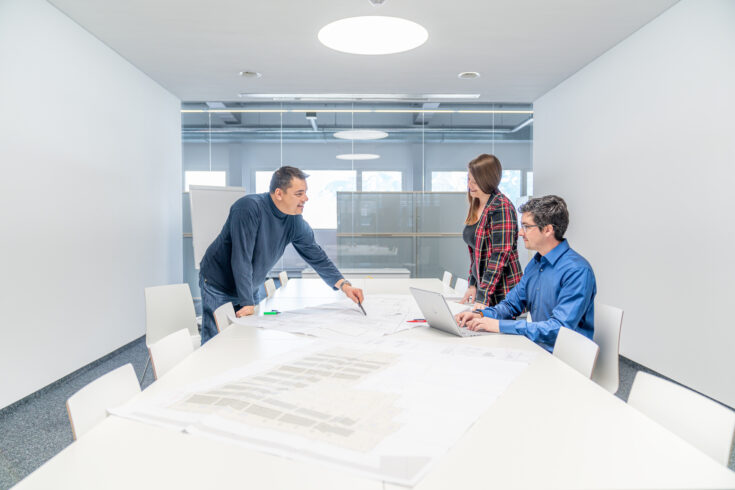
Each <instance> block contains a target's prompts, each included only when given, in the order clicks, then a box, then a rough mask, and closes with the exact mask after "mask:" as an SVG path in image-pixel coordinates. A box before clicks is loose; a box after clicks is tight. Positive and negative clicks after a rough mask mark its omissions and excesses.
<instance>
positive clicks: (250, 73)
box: [240, 71, 263, 78]
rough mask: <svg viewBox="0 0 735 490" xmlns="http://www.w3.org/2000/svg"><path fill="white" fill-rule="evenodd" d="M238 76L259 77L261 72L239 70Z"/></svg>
mask: <svg viewBox="0 0 735 490" xmlns="http://www.w3.org/2000/svg"><path fill="white" fill-rule="evenodd" d="M240 76H241V77H244V78H260V77H262V76H263V74H262V73H259V72H257V71H241V72H240Z"/></svg>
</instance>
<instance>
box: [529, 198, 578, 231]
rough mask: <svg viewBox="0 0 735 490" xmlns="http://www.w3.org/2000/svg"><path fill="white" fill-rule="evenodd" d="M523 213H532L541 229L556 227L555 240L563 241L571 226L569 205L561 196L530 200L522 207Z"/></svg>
mask: <svg viewBox="0 0 735 490" xmlns="http://www.w3.org/2000/svg"><path fill="white" fill-rule="evenodd" d="M519 210H520V212H521V213H531V214H532V215H533V221H535V222H536V224H537V225H538V226H539V227H540V228H541V229H543V228H545V227H546V225H551V226H553V227H554V238H556V239H557V240H559V241H561V240H562V239H564V232H566V231H567V226H569V211H568V210H567V203H566V202H564V199H562V198H561V197H559V196H543V197H535V198H532V199H529V200H528V201H527V202H525V203H524V204H522V205H521V207H520V209H519Z"/></svg>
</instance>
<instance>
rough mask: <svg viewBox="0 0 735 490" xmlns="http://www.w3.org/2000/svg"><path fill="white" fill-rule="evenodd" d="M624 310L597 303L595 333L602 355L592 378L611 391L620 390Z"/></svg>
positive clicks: (595, 339)
mask: <svg viewBox="0 0 735 490" xmlns="http://www.w3.org/2000/svg"><path fill="white" fill-rule="evenodd" d="M622 327H623V310H621V309H620V308H616V307H614V306H609V305H603V304H599V303H598V304H595V335H594V336H593V338H592V339H593V340H594V341H595V343H596V344H597V345H599V346H600V357H599V358H598V359H597V366H595V370H594V371H593V372H592V380H593V381H594V382H595V383H597V384H598V385H600V386H602V387H603V388H605V389H606V390H607V391H609V392H610V393H615V392H616V391H618V385H619V383H620V371H619V365H620V330H621V329H622Z"/></svg>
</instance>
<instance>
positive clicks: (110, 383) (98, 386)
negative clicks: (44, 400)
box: [66, 363, 140, 439]
mask: <svg viewBox="0 0 735 490" xmlns="http://www.w3.org/2000/svg"><path fill="white" fill-rule="evenodd" d="M136 393H140V384H138V378H137V376H136V375H135V370H134V369H133V365H132V364H129V363H128V364H125V365H124V366H121V367H119V368H117V369H115V370H113V371H110V372H109V373H107V374H103V375H102V376H100V377H99V378H97V379H96V380H94V381H92V382H91V383H89V384H88V385H87V386H85V387H84V388H82V389H81V390H79V391H77V392H76V393H74V394H73V395H72V396H70V397H69V399H68V400H67V401H66V411H67V413H68V414H69V422H70V423H71V431H72V435H73V436H74V439H77V438H79V437H80V436H81V435H82V434H84V433H85V432H87V431H88V430H89V429H91V428H92V427H94V426H95V425H97V424H98V423H99V422H101V421H102V420H104V418H105V417H107V409H108V408H114V407H117V406H119V405H122V404H123V403H125V402H126V401H128V400H129V399H130V398H132V397H133V396H134V395H135V394H136Z"/></svg>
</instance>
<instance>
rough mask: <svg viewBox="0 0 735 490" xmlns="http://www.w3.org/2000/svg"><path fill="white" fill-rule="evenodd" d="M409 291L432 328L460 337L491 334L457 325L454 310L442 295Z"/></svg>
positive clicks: (419, 290)
mask: <svg viewBox="0 0 735 490" xmlns="http://www.w3.org/2000/svg"><path fill="white" fill-rule="evenodd" d="M408 289H410V290H411V294H413V297H414V299H415V300H416V303H417V304H418V305H419V309H420V310H421V313H423V315H424V318H425V319H426V322H427V323H428V324H429V326H430V327H431V328H436V329H437V330H441V331H442V332H446V333H451V334H452V335H456V336H458V337H474V336H476V335H484V334H487V333H490V332H484V331H483V332H476V331H473V330H469V329H468V328H466V327H460V326H459V325H457V321H456V320H455V319H454V315H452V310H450V309H449V305H448V304H447V302H446V300H445V299H444V296H442V295H441V293H435V292H433V291H426V290H425V289H418V288H411V287H410V288H408Z"/></svg>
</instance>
